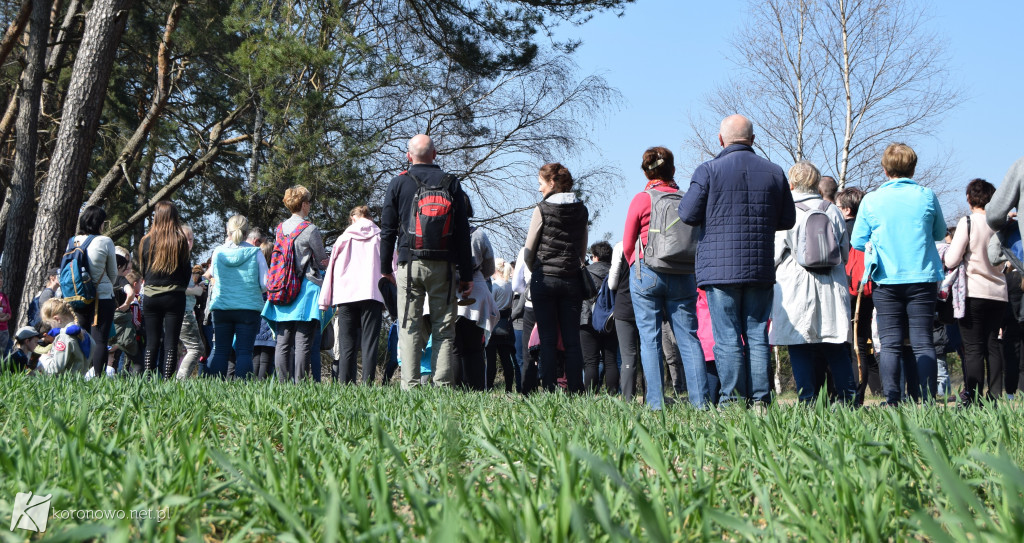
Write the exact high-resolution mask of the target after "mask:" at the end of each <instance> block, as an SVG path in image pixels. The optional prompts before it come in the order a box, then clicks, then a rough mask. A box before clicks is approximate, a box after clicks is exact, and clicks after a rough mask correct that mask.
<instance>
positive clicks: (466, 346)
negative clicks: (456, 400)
mask: <svg viewBox="0 0 1024 543" xmlns="http://www.w3.org/2000/svg"><path fill="white" fill-rule="evenodd" d="M452 354H453V356H454V358H455V360H456V361H457V362H456V366H457V367H458V368H459V377H458V379H457V382H460V383H462V386H464V387H466V388H468V389H470V390H484V388H486V387H485V385H486V382H487V360H486V357H485V354H484V329H483V328H480V327H479V326H477V324H476V323H475V322H473V321H471V320H469V319H467V318H466V317H458V319H456V321H455V349H454V353H452Z"/></svg>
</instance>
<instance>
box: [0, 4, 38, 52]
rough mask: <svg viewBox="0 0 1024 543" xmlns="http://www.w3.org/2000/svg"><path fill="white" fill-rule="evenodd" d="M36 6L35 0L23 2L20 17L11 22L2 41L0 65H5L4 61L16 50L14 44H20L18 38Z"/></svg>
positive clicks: (0, 42) (0, 45)
mask: <svg viewBox="0 0 1024 543" xmlns="http://www.w3.org/2000/svg"><path fill="white" fill-rule="evenodd" d="M35 4H36V2H35V1H34V0H21V9H20V10H18V16H17V17H15V18H14V21H12V22H11V26H9V27H7V32H6V33H5V34H4V37H3V40H0V65H3V63H4V61H5V60H7V55H9V54H10V53H11V50H12V49H14V44H16V43H18V36H20V35H21V31H22V30H24V29H25V23H27V22H28V19H29V14H30V13H31V11H32V10H33V9H34V5H35Z"/></svg>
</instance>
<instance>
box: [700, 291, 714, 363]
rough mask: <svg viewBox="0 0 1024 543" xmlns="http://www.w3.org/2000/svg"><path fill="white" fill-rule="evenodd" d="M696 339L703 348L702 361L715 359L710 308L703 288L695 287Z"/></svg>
mask: <svg viewBox="0 0 1024 543" xmlns="http://www.w3.org/2000/svg"><path fill="white" fill-rule="evenodd" d="M697 339H699V340H700V347H701V349H703V350H704V361H705V362H708V361H711V360H714V359H715V336H714V334H712V333H711V310H710V309H708V295H707V294H705V293H704V289H700V288H699V289H697Z"/></svg>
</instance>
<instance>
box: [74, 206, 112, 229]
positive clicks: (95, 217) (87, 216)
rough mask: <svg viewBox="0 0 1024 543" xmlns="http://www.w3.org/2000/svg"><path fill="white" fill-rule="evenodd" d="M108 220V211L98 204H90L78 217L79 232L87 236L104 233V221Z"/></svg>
mask: <svg viewBox="0 0 1024 543" xmlns="http://www.w3.org/2000/svg"><path fill="white" fill-rule="evenodd" d="M106 221H107V212H106V211H104V210H103V208H102V207H100V206H97V205H92V206H88V207H86V208H85V211H83V212H82V216H80V217H78V233H79V234H85V235H86V236H98V235H100V234H102V232H101V230H103V223H104V222H106Z"/></svg>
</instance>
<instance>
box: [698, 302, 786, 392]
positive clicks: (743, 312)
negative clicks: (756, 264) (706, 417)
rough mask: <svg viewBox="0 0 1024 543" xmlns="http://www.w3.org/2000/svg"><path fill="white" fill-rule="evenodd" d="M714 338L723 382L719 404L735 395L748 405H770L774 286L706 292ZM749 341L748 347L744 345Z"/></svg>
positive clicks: (716, 356) (717, 364) (717, 362)
mask: <svg viewBox="0 0 1024 543" xmlns="http://www.w3.org/2000/svg"><path fill="white" fill-rule="evenodd" d="M704 290H705V292H707V295H708V309H709V310H710V312H711V329H712V333H713V334H714V336H715V366H716V367H717V368H718V377H719V380H720V382H721V392H719V397H718V398H719V399H718V403H720V404H722V403H727V402H729V401H731V400H733V399H735V398H734V395H736V396H739V397H740V398H743V399H744V400H745V401H746V402H747V403H752V402H762V403H769V402H771V391H772V389H771V384H770V383H769V381H768V364H770V363H771V347H769V345H768V318H769V317H771V314H772V298H773V297H774V294H775V289H774V286H773V285H720V286H708V287H707V288H705V289H704ZM744 340H746V345H744Z"/></svg>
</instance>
